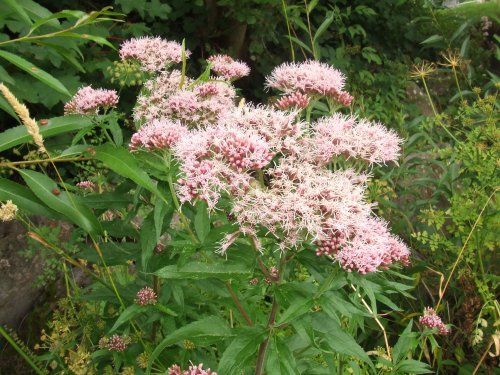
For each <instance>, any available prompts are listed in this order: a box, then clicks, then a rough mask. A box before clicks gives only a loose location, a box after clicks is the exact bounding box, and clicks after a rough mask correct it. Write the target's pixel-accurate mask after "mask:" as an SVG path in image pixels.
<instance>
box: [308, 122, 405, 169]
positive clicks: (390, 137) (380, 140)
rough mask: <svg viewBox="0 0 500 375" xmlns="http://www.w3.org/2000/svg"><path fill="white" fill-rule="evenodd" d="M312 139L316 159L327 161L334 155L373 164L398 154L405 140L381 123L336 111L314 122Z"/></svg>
mask: <svg viewBox="0 0 500 375" xmlns="http://www.w3.org/2000/svg"><path fill="white" fill-rule="evenodd" d="M313 130H314V133H313V137H312V138H311V142H312V148H313V149H314V154H315V158H316V160H317V161H318V162H320V163H322V164H327V163H329V162H330V161H331V159H332V158H333V157H336V156H341V155H343V156H345V157H346V158H349V157H352V158H362V159H364V160H366V161H368V162H369V163H370V164H373V163H386V162H388V161H393V160H397V158H398V157H399V151H400V145H401V143H402V139H401V138H400V137H399V136H398V135H397V133H396V132H395V131H393V130H390V129H387V128H386V127H385V126H383V125H382V124H380V123H372V122H369V121H366V120H361V121H356V119H355V118H354V117H352V116H345V115H342V114H338V113H337V114H334V115H333V116H331V117H326V118H322V119H320V120H319V121H318V122H316V124H314V125H313Z"/></svg>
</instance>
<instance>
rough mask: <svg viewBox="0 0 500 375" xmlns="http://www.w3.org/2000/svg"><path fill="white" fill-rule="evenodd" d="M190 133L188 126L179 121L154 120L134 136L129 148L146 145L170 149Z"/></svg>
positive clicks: (147, 146)
mask: <svg viewBox="0 0 500 375" xmlns="http://www.w3.org/2000/svg"><path fill="white" fill-rule="evenodd" d="M188 134H189V131H188V130H187V128H186V127H185V126H183V125H181V124H180V123H179V122H178V121H175V122H174V121H170V120H153V121H151V122H149V123H147V124H146V125H143V126H141V128H140V129H139V130H138V131H137V132H136V133H135V134H134V135H133V136H132V139H131V140H130V145H129V148H130V149H131V150H137V149H139V148H140V147H144V148H146V149H148V150H162V149H169V148H171V147H172V146H173V145H174V144H175V143H177V142H178V141H179V140H180V139H182V138H183V137H186V136H187V135H188Z"/></svg>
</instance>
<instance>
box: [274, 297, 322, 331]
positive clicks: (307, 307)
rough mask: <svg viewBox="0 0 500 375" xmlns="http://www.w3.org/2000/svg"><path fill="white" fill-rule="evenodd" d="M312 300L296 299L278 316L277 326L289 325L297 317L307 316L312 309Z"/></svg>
mask: <svg viewBox="0 0 500 375" xmlns="http://www.w3.org/2000/svg"><path fill="white" fill-rule="evenodd" d="M313 304H314V303H313V300H311V299H306V298H296V299H294V300H293V302H292V304H291V305H290V306H289V307H288V308H287V309H286V310H285V311H284V312H283V314H281V315H280V319H279V320H278V323H277V325H281V324H285V323H290V322H292V321H294V320H295V319H297V318H298V317H299V316H302V315H304V314H307V313H308V312H309V311H311V308H312V307H313Z"/></svg>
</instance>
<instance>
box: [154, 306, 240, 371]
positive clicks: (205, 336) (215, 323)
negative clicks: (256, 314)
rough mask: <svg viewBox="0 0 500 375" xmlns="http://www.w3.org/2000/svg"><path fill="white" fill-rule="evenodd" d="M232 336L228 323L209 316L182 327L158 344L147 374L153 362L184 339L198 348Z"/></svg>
mask: <svg viewBox="0 0 500 375" xmlns="http://www.w3.org/2000/svg"><path fill="white" fill-rule="evenodd" d="M230 336H232V334H231V330H230V329H229V326H228V325H227V323H226V321H225V320H223V319H221V318H219V317H217V316H209V317H207V318H204V319H201V320H198V321H196V322H193V323H190V324H187V325H184V326H182V327H181V328H179V329H177V330H175V331H174V332H172V333H170V334H169V335H167V337H165V338H164V339H163V341H162V342H161V343H160V344H158V346H157V347H156V348H155V350H153V353H151V356H150V357H149V362H148V368H147V369H146V374H151V367H152V365H153V362H154V361H155V360H156V358H158V356H159V355H160V354H161V353H162V352H163V350H164V349H165V348H167V347H169V346H172V345H174V344H176V343H178V342H179V341H182V340H184V339H189V340H191V341H192V342H193V343H194V344H195V345H197V346H207V345H211V344H213V343H215V342H218V341H220V340H222V339H225V338H227V337H230Z"/></svg>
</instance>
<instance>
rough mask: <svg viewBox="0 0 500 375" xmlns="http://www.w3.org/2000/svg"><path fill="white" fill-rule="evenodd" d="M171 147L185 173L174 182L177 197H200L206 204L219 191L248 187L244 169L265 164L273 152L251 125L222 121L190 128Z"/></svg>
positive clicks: (215, 199)
mask: <svg viewBox="0 0 500 375" xmlns="http://www.w3.org/2000/svg"><path fill="white" fill-rule="evenodd" d="M174 151H175V155H176V156H177V158H178V159H179V160H180V161H181V171H182V173H183V174H184V176H185V179H182V180H180V181H179V184H178V192H179V195H180V199H181V201H183V202H185V201H188V200H191V199H193V198H195V197H200V198H201V199H203V200H205V201H206V202H207V203H208V205H209V207H210V208H214V207H215V205H216V204H217V202H218V200H219V198H220V195H221V192H223V191H227V192H230V193H231V194H233V195H239V194H240V193H242V192H244V191H246V190H248V188H249V182H250V180H251V176H250V174H249V173H248V172H250V171H254V170H258V169H261V168H262V167H264V166H265V165H267V164H268V163H269V161H270V160H271V159H272V157H273V154H274V153H273V151H272V148H271V146H270V145H269V144H268V143H267V142H266V141H265V139H263V138H262V137H261V136H260V135H259V134H258V133H257V132H255V131H252V129H247V130H243V129H238V128H236V127H228V126H225V125H218V126H210V127H207V128H205V129H199V130H195V131H192V132H191V134H190V137H186V138H184V139H183V140H182V141H180V142H179V143H177V144H176V145H175V147H174Z"/></svg>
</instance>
